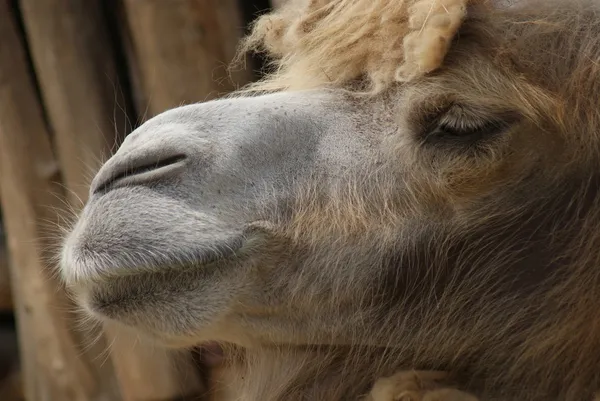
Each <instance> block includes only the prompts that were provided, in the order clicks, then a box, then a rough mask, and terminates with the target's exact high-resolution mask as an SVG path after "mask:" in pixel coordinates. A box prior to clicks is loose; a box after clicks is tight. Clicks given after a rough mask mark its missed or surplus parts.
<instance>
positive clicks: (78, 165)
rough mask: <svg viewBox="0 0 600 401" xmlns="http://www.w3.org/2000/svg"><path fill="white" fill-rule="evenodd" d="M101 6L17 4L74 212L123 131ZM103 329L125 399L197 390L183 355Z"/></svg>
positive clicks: (94, 2)
mask: <svg viewBox="0 0 600 401" xmlns="http://www.w3.org/2000/svg"><path fill="white" fill-rule="evenodd" d="M102 1H103V0H85V1H81V0H21V10H22V14H23V21H24V25H25V29H26V31H27V36H28V39H29V45H30V49H31V53H32V58H33V61H34V66H35V71H36V74H37V77H38V80H39V84H40V88H41V93H42V97H43V98H44V101H45V104H46V110H47V114H48V119H49V122H50V124H51V126H52V130H53V132H54V139H55V143H56V149H57V152H58V155H59V160H60V165H61V171H62V173H63V177H64V179H65V183H66V185H67V188H68V189H69V191H70V193H69V194H68V196H70V197H69V200H70V203H71V205H72V207H73V208H74V209H76V210H77V209H79V208H80V207H81V206H82V203H83V202H85V201H86V200H87V194H88V184H89V180H90V177H91V175H92V174H93V172H95V171H96V170H97V168H98V167H99V165H100V163H101V161H102V159H103V158H106V157H107V156H109V154H110V152H111V148H113V149H112V150H113V151H114V148H115V147H116V146H117V145H118V143H119V142H120V140H121V138H123V137H124V136H125V135H126V133H127V132H126V129H127V127H126V125H125V119H127V118H128V116H127V115H126V113H125V112H124V110H123V108H124V107H126V105H127V101H128V99H126V98H125V96H124V95H123V92H122V88H121V87H119V85H120V82H121V77H119V73H118V66H117V64H116V58H115V49H114V47H113V44H112V43H111V41H110V35H109V32H108V31H107V29H108V28H107V25H106V21H105V19H104V17H105V15H104V14H103V12H104V9H103V8H102ZM129 112H130V113H132V112H133V110H129ZM132 114H133V113H132ZM105 328H106V334H107V336H108V340H109V341H108V342H109V343H110V344H111V346H110V349H111V357H112V358H111V359H112V361H113V365H114V368H115V371H116V375H117V379H118V382H119V384H120V388H121V392H122V396H123V398H124V399H125V400H127V401H148V400H170V399H174V398H177V397H181V396H187V395H191V394H198V393H199V392H201V390H202V386H201V382H200V380H199V377H198V374H197V371H196V369H195V367H194V366H193V364H192V363H191V358H190V357H189V356H188V357H187V358H186V357H185V356H182V355H178V356H177V358H175V355H173V354H172V352H170V351H167V350H161V351H160V352H159V351H156V349H155V348H156V347H155V346H153V345H150V344H144V343H140V342H139V341H137V342H135V344H134V342H133V341H129V338H128V337H127V336H124V335H119V333H118V332H117V331H115V329H114V327H108V326H107V327H105Z"/></svg>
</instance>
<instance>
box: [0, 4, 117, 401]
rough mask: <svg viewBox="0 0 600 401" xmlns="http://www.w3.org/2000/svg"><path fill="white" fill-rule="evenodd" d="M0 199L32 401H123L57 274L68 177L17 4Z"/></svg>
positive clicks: (2, 22) (1, 108) (3, 60)
mask: <svg viewBox="0 0 600 401" xmlns="http://www.w3.org/2000/svg"><path fill="white" fill-rule="evenodd" d="M0 38H2V46H0V194H1V196H0V199H1V205H2V210H3V222H4V225H5V228H6V232H7V238H8V249H9V252H10V261H11V263H10V267H11V270H10V272H11V281H12V289H13V296H14V303H15V310H16V312H17V322H18V331H19V340H20V341H19V343H20V351H21V363H22V380H23V383H24V392H25V395H26V398H27V400H29V401H39V400H42V401H46V400H47V401H55V400H56V401H69V400H73V401H75V400H77V401H88V400H103V399H118V398H116V396H115V395H114V394H110V391H109V389H110V386H103V385H102V383H101V382H100V381H99V380H98V377H97V376H96V375H95V372H94V370H93V369H92V368H91V367H90V366H89V365H88V364H86V362H85V361H84V360H83V359H82V358H81V357H80V355H81V349H80V348H79V345H78V343H77V341H76V339H75V338H74V336H73V333H72V332H71V328H72V326H73V325H74V324H73V320H72V318H71V317H70V316H69V310H70V309H71V308H72V305H71V304H70V303H69V302H68V300H67V299H66V298H65V296H64V292H62V291H61V290H60V284H59V283H58V282H57V281H56V280H55V275H53V272H52V269H51V265H52V263H51V256H52V253H51V249H52V248H53V245H54V244H53V242H52V240H51V238H52V235H50V227H52V226H53V225H55V224H56V223H57V222H58V221H59V220H60V219H61V218H64V202H65V201H64V193H63V189H62V186H61V185H60V174H59V168H58V163H57V162H56V160H55V158H54V155H53V152H52V148H51V144H50V135H49V132H48V130H47V127H46V125H45V121H44V114H43V110H42V106H41V104H40V101H39V99H38V97H37V93H36V87H35V83H34V80H33V79H32V77H31V75H30V74H29V71H30V68H29V63H28V60H27V53H26V50H25V45H24V42H23V38H22V37H21V32H20V30H19V27H18V25H17V21H16V16H15V14H14V13H13V10H12V9H11V7H10V3H9V2H6V1H3V2H0Z"/></svg>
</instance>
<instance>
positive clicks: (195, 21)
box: [124, 0, 252, 118]
mask: <svg viewBox="0 0 600 401" xmlns="http://www.w3.org/2000/svg"><path fill="white" fill-rule="evenodd" d="M124 3H125V17H126V22H127V30H126V32H127V33H128V34H129V35H130V39H131V49H130V51H131V53H130V54H129V57H130V59H133V61H132V62H131V64H132V65H134V66H135V67H136V68H137V70H136V71H133V75H136V76H138V77H139V90H140V92H141V93H140V94H139V96H138V99H140V104H138V108H139V110H140V113H141V114H142V116H141V117H142V118H143V117H149V116H153V115H156V114H158V113H160V112H162V111H165V110H167V109H169V108H172V107H176V106H180V105H182V104H188V103H195V102H200V101H205V100H210V99H213V98H216V97H218V96H219V95H221V94H224V93H226V92H229V91H231V90H232V89H236V88H237V87H238V86H239V85H244V84H246V83H248V82H249V80H250V79H252V73H251V70H250V69H248V68H246V69H241V70H237V71H232V73H231V74H229V73H228V65H229V64H230V62H231V61H232V60H233V58H234V56H235V52H236V47H237V43H238V41H239V39H240V38H241V36H242V35H243V32H244V23H243V21H242V18H241V13H240V10H239V8H238V4H237V1H236V0H178V1H170V2H169V1H163V0H144V1H139V0H124Z"/></svg>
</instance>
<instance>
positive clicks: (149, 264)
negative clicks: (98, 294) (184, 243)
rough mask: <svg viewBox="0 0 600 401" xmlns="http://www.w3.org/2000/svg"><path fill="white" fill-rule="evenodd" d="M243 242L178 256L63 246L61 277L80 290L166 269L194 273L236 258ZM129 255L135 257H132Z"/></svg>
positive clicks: (243, 239) (237, 239) (228, 242)
mask: <svg viewBox="0 0 600 401" xmlns="http://www.w3.org/2000/svg"><path fill="white" fill-rule="evenodd" d="M246 242H247V238H246V235H244V234H239V235H235V236H232V237H231V238H230V239H228V240H225V241H220V242H216V243H214V244H211V245H205V246H203V247H199V248H198V249H182V250H181V251H180V252H178V253H177V254H166V253H164V254H156V253H152V252H147V253H145V252H144V249H143V247H141V249H140V250H139V251H137V252H135V253H131V252H130V251H129V250H128V251H127V252H123V253H122V254H120V253H118V252H96V251H95V250H94V249H90V248H88V247H86V246H85V245H84V246H66V247H65V248H64V249H63V260H62V262H61V275H62V278H63V280H64V282H65V284H66V285H67V286H68V287H74V288H81V287H87V286H92V287H97V286H99V285H100V286H101V285H102V284H103V283H106V282H110V281H112V280H114V279H121V278H125V277H135V276H144V275H147V274H154V273H157V272H159V271H163V272H164V271H165V270H164V268H165V267H167V268H168V271H170V272H185V271H189V270H197V269H202V268H207V267H209V266H210V265H212V264H214V263H218V262H220V261H224V260H227V259H235V258H236V257H237V256H238V254H239V252H240V251H241V250H242V249H243V248H244V246H245V245H246ZM132 254H133V255H136V256H137V257H136V258H132V257H131V255H132Z"/></svg>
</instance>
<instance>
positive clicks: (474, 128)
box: [423, 107, 518, 146]
mask: <svg viewBox="0 0 600 401" xmlns="http://www.w3.org/2000/svg"><path fill="white" fill-rule="evenodd" d="M451 109H452V108H451V107H448V108H446V109H445V110H444V111H443V112H442V113H440V114H438V115H437V116H436V117H435V118H434V119H433V121H432V122H430V123H429V124H427V126H426V128H425V129H424V131H423V143H425V144H427V143H432V142H433V143H437V144H443V143H444V142H445V143H446V144H447V145H463V146H464V145H476V144H478V143H480V142H481V141H483V140H485V139H487V138H491V137H494V136H496V135H498V134H500V133H502V132H504V131H506V130H507V129H508V128H510V126H511V125H512V124H513V123H515V122H516V121H517V120H518V117H517V115H516V113H504V114H503V115H499V116H498V115H497V116H495V117H494V118H492V119H488V120H484V119H481V118H475V117H470V116H469V117H466V116H463V117H462V119H461V118H455V120H456V121H452V116H451V114H450V113H451ZM459 110H461V109H459ZM461 114H466V113H464V112H463V113H461Z"/></svg>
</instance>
